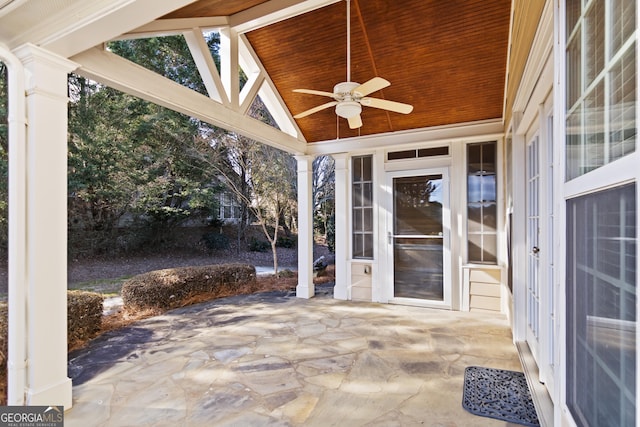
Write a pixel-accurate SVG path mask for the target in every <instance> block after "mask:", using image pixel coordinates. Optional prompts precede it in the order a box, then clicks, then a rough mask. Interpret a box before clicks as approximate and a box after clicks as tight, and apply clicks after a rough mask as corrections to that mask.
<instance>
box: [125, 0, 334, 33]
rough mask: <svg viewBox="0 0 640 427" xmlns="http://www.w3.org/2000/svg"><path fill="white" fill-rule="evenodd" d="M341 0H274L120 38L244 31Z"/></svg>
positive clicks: (149, 26) (160, 23)
mask: <svg viewBox="0 0 640 427" xmlns="http://www.w3.org/2000/svg"><path fill="white" fill-rule="evenodd" d="M339 1H344V0H302V1H301V0H271V1H268V2H266V3H262V4H259V5H257V6H254V7H252V8H251V9H247V10H245V11H243V12H239V13H236V14H235V15H231V16H211V17H200V18H176V19H158V20H156V21H153V22H149V23H146V24H144V25H141V26H140V27H138V28H135V29H133V30H131V31H130V32H128V33H126V34H122V35H121V36H118V37H117V38H116V40H120V39H134V38H146V37H158V36H162V35H174V34H180V33H183V32H185V31H187V30H189V29H191V28H195V27H200V28H204V29H206V30H213V29H220V28H223V27H229V28H232V29H233V30H234V31H235V32H237V33H238V34H244V33H246V32H249V31H252V30H256V29H258V28H262V27H266V26H268V25H271V24H275V23H277V22H280V21H284V20H286V19H289V18H293V17H295V16H298V15H302V14H304V13H307V12H311V11H313V10H316V9H319V8H321V7H325V6H328V5H330V4H333V3H337V2H339Z"/></svg>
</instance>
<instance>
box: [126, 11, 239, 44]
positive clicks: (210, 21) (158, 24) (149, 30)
mask: <svg viewBox="0 0 640 427" xmlns="http://www.w3.org/2000/svg"><path fill="white" fill-rule="evenodd" d="M228 26H229V17H227V16H212V17H204V18H178V19H158V20H156V21H153V22H149V23H148V24H145V25H143V26H141V27H138V28H136V29H134V30H131V31H129V32H128V33H126V34H122V35H121V36H119V37H116V38H115V39H114V40H127V39H144V38H149V37H161V36H173V35H176V34H182V33H184V32H185V31H189V30H191V29H192V28H202V29H204V30H205V31H208V30H215V29H218V28H222V27H228Z"/></svg>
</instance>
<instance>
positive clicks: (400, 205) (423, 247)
mask: <svg viewBox="0 0 640 427" xmlns="http://www.w3.org/2000/svg"><path fill="white" fill-rule="evenodd" d="M442 181H443V180H442V175H423V176H412V177H403V178H395V179H394V180H393V201H394V245H393V256H394V296H395V297H403V298H417V299H425V300H437V301H443V300H444V286H443V283H444V280H443V273H444V271H443V259H444V258H443V255H444V252H443V222H442V212H443V198H442Z"/></svg>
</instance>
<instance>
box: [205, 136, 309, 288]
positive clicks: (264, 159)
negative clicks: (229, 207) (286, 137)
mask: <svg viewBox="0 0 640 427" xmlns="http://www.w3.org/2000/svg"><path fill="white" fill-rule="evenodd" d="M202 142H203V143H204V144H208V145H209V149H210V150H211V151H210V153H209V155H208V156H203V157H202V159H207V161H208V162H209V165H210V166H211V167H212V168H213V169H214V170H215V171H216V172H217V173H218V174H219V175H220V176H221V177H222V178H223V183H224V184H225V185H226V187H227V188H228V189H229V191H231V192H232V193H233V194H234V195H235V196H236V198H237V199H238V200H240V201H241V202H242V204H243V205H244V206H246V207H247V208H248V210H249V211H250V212H251V214H252V215H253V216H254V217H255V218H256V220H257V222H258V223H259V225H260V228H261V230H262V232H263V234H264V236H265V237H266V239H267V241H268V242H269V244H270V246H271V252H272V255H273V268H274V272H275V274H276V276H277V275H278V252H277V247H276V246H277V243H278V234H279V230H280V227H281V226H282V218H283V217H285V218H286V217H291V216H293V215H295V209H296V205H295V204H296V191H295V182H296V162H295V159H294V158H293V157H292V156H291V155H290V154H288V153H285V152H284V151H281V150H278V149H276V148H273V147H270V146H268V145H264V144H260V143H258V142H256V141H254V140H251V139H248V138H246V137H244V136H241V135H237V134H235V133H226V134H224V135H218V139H216V140H213V141H202ZM198 152H199V154H200V155H202V150H198Z"/></svg>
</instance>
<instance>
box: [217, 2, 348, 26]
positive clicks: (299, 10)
mask: <svg viewBox="0 0 640 427" xmlns="http://www.w3.org/2000/svg"><path fill="white" fill-rule="evenodd" d="M339 1H342V0H271V1H267V2H264V3H261V4H259V5H257V6H254V7H252V8H251V9H247V10H245V11H242V12H238V13H236V14H235V15H232V16H231V17H229V23H230V26H231V27H233V28H234V30H235V31H237V32H238V33H247V32H249V31H253V30H257V29H258V28H262V27H266V26H268V25H272V24H275V23H278V22H280V21H284V20H286V19H289V18H293V17H295V16H298V15H302V14H304V13H307V12H311V11H313V10H316V9H320V8H321V7H325V6H328V5H330V4H333V3H337V2H339Z"/></svg>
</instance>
